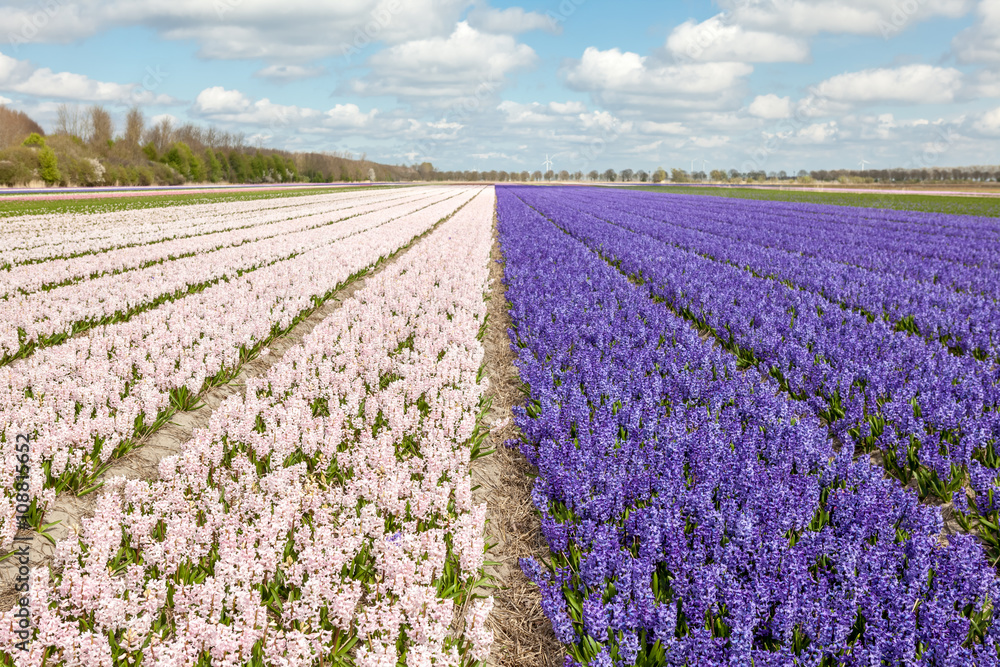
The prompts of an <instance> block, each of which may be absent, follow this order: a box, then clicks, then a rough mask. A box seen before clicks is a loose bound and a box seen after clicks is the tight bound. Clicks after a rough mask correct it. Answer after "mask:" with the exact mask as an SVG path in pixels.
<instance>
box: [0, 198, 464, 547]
mask: <svg viewBox="0 0 1000 667" xmlns="http://www.w3.org/2000/svg"><path fill="white" fill-rule="evenodd" d="M474 192H475V191H474V190H471V189H462V190H454V189H453V190H452V191H451V192H450V193H449V194H448V195H446V196H448V197H449V198H448V199H446V200H444V201H441V202H438V203H435V204H433V205H430V206H426V207H424V208H421V209H420V210H417V211H413V210H412V208H411V210H410V212H409V213H408V214H406V215H401V213H403V211H397V212H396V214H394V215H384V214H381V213H374V214H368V215H365V216H359V217H357V218H353V219H351V220H350V221H347V222H345V223H342V224H344V225H350V226H351V228H352V229H353V230H354V231H355V232H356V233H355V234H354V235H352V236H349V237H347V238H344V239H341V240H339V241H337V242H335V243H328V244H324V245H320V246H319V247H317V248H314V249H312V250H309V251H307V252H303V253H302V254H299V255H297V256H296V257H294V258H292V259H289V260H285V261H281V262H278V263H276V264H273V265H271V266H268V267H265V268H262V269H258V270H256V271H253V272H250V273H247V274H245V275H243V276H241V277H239V278H232V279H230V280H228V281H222V282H220V283H218V284H216V285H213V286H211V287H209V288H208V289H206V290H204V291H203V292H200V293H196V294H191V295H189V296H187V297H185V298H182V299H179V300H177V301H173V302H168V303H165V304H162V305H161V306H159V307H157V308H154V309H152V310H148V311H145V312H142V313H140V314H138V315H136V316H134V317H132V318H131V319H129V320H128V321H125V322H121V323H118V324H112V325H106V326H101V327H96V328H95V329H92V330H91V331H89V332H88V333H87V335H85V336H80V337H77V338H72V339H70V340H68V341H66V342H64V343H62V344H60V345H56V346H53V347H49V348H45V349H42V350H39V351H37V352H36V353H35V354H33V355H31V356H30V357H28V358H26V359H23V360H19V361H16V362H14V363H12V364H9V365H7V366H3V367H0V434H2V435H3V436H4V441H3V442H2V443H0V488H2V489H4V492H3V494H2V495H0V545H2V546H3V547H7V546H8V545H10V543H11V540H12V539H13V536H14V533H15V528H16V526H15V522H14V521H13V518H14V516H15V510H16V505H15V504H14V502H13V500H14V499H13V497H12V494H13V491H11V490H10V489H12V484H13V482H14V479H15V475H16V471H17V459H16V457H15V456H14V453H15V452H14V447H15V443H16V438H15V437H14V436H15V435H16V434H21V433H28V434H33V435H35V441H34V443H33V445H32V448H31V463H30V473H31V474H30V477H29V484H30V497H31V498H34V499H38V500H39V501H41V502H42V503H45V502H48V501H50V500H52V498H53V497H54V495H53V494H54V491H53V489H54V487H56V486H59V485H67V486H71V487H72V486H73V485H74V483H86V482H87V480H89V478H90V477H92V475H93V474H94V472H95V471H96V470H97V469H99V467H100V465H101V464H102V463H103V462H106V461H108V460H109V459H110V458H112V457H114V456H116V455H117V454H118V453H120V452H121V451H124V450H123V449H122V448H123V447H128V446H130V444H131V443H132V442H133V440H134V438H135V437H136V436H137V435H139V434H141V433H143V432H145V431H146V430H148V428H150V427H151V426H153V425H155V424H156V423H157V422H158V420H159V419H160V418H161V416H162V415H163V414H164V413H165V411H167V410H168V408H169V406H170V404H171V399H173V400H174V401H175V403H176V402H177V401H178V399H179V398H180V397H182V396H187V397H191V396H197V395H198V394H199V393H201V392H202V391H203V390H204V389H205V388H206V387H207V386H208V385H209V384H210V383H211V382H213V381H217V380H222V379H224V378H225V377H226V376H227V375H228V374H231V373H232V372H233V370H234V369H236V368H238V367H239V366H240V364H241V363H243V362H244V361H245V360H246V359H248V358H251V357H252V356H255V355H256V354H257V353H258V352H262V350H261V347H262V345H263V343H264V341H266V340H267V339H268V338H269V337H270V336H272V335H274V334H276V333H278V332H280V331H283V330H286V329H288V328H289V327H291V326H292V325H293V324H295V322H296V321H298V319H300V318H301V317H302V316H303V313H305V312H307V311H309V310H310V309H311V308H313V307H314V306H315V304H316V303H317V300H318V299H323V298H325V297H326V296H328V295H330V294H332V292H333V290H335V289H336V288H337V287H338V286H339V285H341V284H343V283H344V282H345V281H346V280H347V279H349V278H350V277H351V276H352V275H354V274H356V273H358V272H359V271H362V270H363V269H365V268H366V267H369V266H371V265H372V264H373V263H374V262H376V261H377V260H378V259H379V258H381V257H386V256H388V255H390V254H391V253H393V252H394V251H396V250H397V249H399V248H400V247H402V246H403V245H405V244H406V243H408V242H409V241H410V240H411V239H413V238H414V237H415V236H417V235H419V234H421V233H423V232H425V231H427V230H428V229H430V228H431V227H432V226H433V225H434V224H435V223H437V222H438V221H440V220H441V219H442V218H444V217H446V216H448V215H450V214H451V213H453V212H454V211H455V210H456V209H457V208H459V207H460V206H461V205H462V204H464V203H465V202H467V201H469V200H470V199H471V198H472V196H473V195H474ZM419 205H420V204H414V205H413V206H419ZM400 216H401V217H400ZM315 233H320V232H319V231H317V232H315ZM116 450H117V451H116ZM46 468H48V475H46ZM81 479H82V480H83V482H80V480H81ZM76 488H82V487H81V486H79V485H77V486H76Z"/></svg>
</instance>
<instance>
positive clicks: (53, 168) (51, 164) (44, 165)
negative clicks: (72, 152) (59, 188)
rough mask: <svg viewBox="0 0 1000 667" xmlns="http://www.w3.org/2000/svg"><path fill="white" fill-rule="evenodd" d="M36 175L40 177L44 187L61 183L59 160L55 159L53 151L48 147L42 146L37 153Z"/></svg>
mask: <svg viewBox="0 0 1000 667" xmlns="http://www.w3.org/2000/svg"><path fill="white" fill-rule="evenodd" d="M38 175H39V176H41V178H42V180H43V181H45V183H46V185H55V184H56V183H59V182H60V181H62V173H61V172H60V171H59V158H57V157H56V154H55V151H53V150H52V149H51V148H49V147H48V146H44V147H43V148H42V149H41V150H40V151H38Z"/></svg>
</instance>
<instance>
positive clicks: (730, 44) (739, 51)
mask: <svg viewBox="0 0 1000 667" xmlns="http://www.w3.org/2000/svg"><path fill="white" fill-rule="evenodd" d="M667 49H668V50H669V51H670V52H671V53H672V54H673V56H674V57H675V58H676V59H679V60H687V59H690V60H693V61H701V62H727V61H737V62H758V63H773V62H803V61H805V60H807V59H808V58H809V44H808V43H807V42H806V41H805V40H803V39H798V38H795V37H788V36H785V35H778V34H775V33H771V32H760V31H756V30H746V29H745V28H743V27H742V26H740V25H736V24H731V23H729V22H728V21H727V17H726V16H725V15H723V14H719V15H717V16H713V17H712V18H710V19H708V20H707V21H703V22H701V23H697V22H696V21H694V20H693V19H692V20H690V21H686V22H685V23H682V24H681V25H679V26H677V27H676V28H674V30H673V32H671V33H670V36H669V37H668V38H667Z"/></svg>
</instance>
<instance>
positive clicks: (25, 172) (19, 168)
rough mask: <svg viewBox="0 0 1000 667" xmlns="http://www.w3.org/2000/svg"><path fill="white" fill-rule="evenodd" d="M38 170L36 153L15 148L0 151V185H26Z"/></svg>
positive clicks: (32, 150)
mask: <svg viewBox="0 0 1000 667" xmlns="http://www.w3.org/2000/svg"><path fill="white" fill-rule="evenodd" d="M37 169H38V151H36V150H34V149H31V148H25V147H23V146H16V147H14V148H9V149H7V150H5V151H0V184H3V185H6V186H9V187H14V186H16V185H27V184H28V183H29V182H30V181H31V179H32V178H34V177H35V172H36V170H37Z"/></svg>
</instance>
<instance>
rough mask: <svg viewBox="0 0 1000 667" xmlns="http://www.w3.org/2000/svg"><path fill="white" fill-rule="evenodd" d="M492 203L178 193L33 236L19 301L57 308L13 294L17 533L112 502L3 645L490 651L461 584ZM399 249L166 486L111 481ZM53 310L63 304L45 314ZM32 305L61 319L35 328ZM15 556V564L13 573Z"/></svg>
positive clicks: (471, 543)
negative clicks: (179, 204)
mask: <svg viewBox="0 0 1000 667" xmlns="http://www.w3.org/2000/svg"><path fill="white" fill-rule="evenodd" d="M493 201H494V200H493V194H492V190H491V189H488V188H426V189H421V190H400V191H377V192H370V193H349V194H345V195H340V196H327V197H315V198H298V199H296V200H294V202H290V201H283V200H279V201H272V202H260V201H256V202H249V203H240V204H233V205H231V204H226V205H208V206H204V207H186V208H184V209H183V213H184V215H183V219H184V222H183V224H182V223H180V222H179V221H178V220H177V219H176V218H175V217H174V216H175V215H177V214H179V213H180V211H181V209H163V210H158V211H155V212H153V211H145V210H143V211H140V212H126V213H123V214H122V216H124V217H126V218H128V219H129V222H130V223H131V224H130V225H129V226H128V227H127V229H128V232H127V233H124V234H123V233H120V232H112V231H106V230H115V229H116V227H119V226H120V225H121V224H122V221H121V220H115V219H108V218H106V217H103V216H102V217H101V218H99V219H96V220H95V219H87V218H83V219H71V220H65V219H61V220H57V222H58V223H59V224H60V226H62V227H63V229H65V231H66V234H65V235H64V236H59V235H57V234H55V233H52V232H53V230H52V229H51V228H50V229H47V230H45V228H44V227H41V228H40V229H42V230H45V232H46V233H39V234H38V235H37V236H31V235H29V234H27V233H25V231H24V230H21V229H19V228H17V227H16V226H15V227H14V228H13V230H12V234H16V235H17V238H19V239H20V242H15V241H14V240H13V238H12V239H11V240H10V241H9V243H8V244H7V245H8V247H9V251H10V254H9V255H8V256H6V263H7V264H8V265H9V266H8V269H7V274H8V276H7V277H8V278H9V280H10V282H8V283H7V290H8V291H7V294H8V300H7V302H8V304H9V303H18V304H21V303H22V302H21V301H17V300H18V299H31V297H32V295H38V294H41V295H43V296H44V297H45V298H41V299H37V301H38V302H39V303H41V304H45V306H44V307H42V308H43V309H42V311H34V310H32V308H31V307H30V306H23V305H18V306H17V307H16V308H14V307H13V306H12V308H14V309H13V310H12V311H11V313H12V315H11V316H12V317H17V318H19V320H18V321H17V322H18V325H19V326H17V327H16V329H17V330H18V336H19V338H18V337H17V336H15V337H14V338H10V339H9V346H8V347H9V349H10V350H13V349H14V348H15V347H17V349H18V352H15V353H14V354H13V355H9V358H8V359H7V363H6V364H5V365H4V366H3V367H2V368H3V371H2V372H3V376H4V389H3V391H4V392H5V395H6V399H4V401H5V402H4V407H3V408H2V414H3V434H4V447H5V452H4V456H3V462H4V470H3V473H2V474H3V475H4V478H5V481H4V485H3V487H4V489H6V490H9V491H8V492H7V493H5V496H4V511H3V527H2V534H3V540H4V547H5V548H7V549H10V548H11V547H12V546H13V545H14V544H19V543H18V542H16V541H17V540H19V539H25V536H26V535H29V537H28V538H27V539H30V534H31V533H32V532H35V533H36V536H37V534H38V531H42V530H44V529H45V526H44V525H43V523H42V522H43V521H45V513H46V512H45V510H46V508H47V507H48V505H49V504H51V503H54V502H55V501H56V499H57V497H59V498H61V497H64V496H65V495H67V494H75V495H77V496H87V495H88V494H98V495H99V499H98V501H97V503H96V506H95V507H94V508H93V516H92V517H91V518H89V519H86V520H85V523H84V527H83V528H82V530H76V529H74V531H73V532H72V535H67V536H66V537H68V538H69V539H63V540H60V542H59V546H58V548H57V549H56V550H55V553H54V556H53V561H52V566H53V569H52V571H53V572H55V573H57V575H56V578H55V579H52V580H50V579H49V572H48V568H45V567H36V568H33V569H32V570H31V575H30V580H29V581H28V584H29V585H30V591H31V595H30V599H27V600H26V602H27V604H26V605H25V606H22V607H15V609H13V610H11V611H7V612H6V614H5V616H6V618H5V619H3V621H2V622H0V642H2V645H3V647H4V651H5V654H6V655H7V656H8V657H7V658H6V659H5V660H6V661H8V662H10V661H11V660H14V661H15V662H17V663H18V664H40V663H42V662H44V661H46V660H47V661H48V662H49V664H53V663H54V662H60V663H61V664H68V665H98V664H107V665H112V664H126V663H129V664H131V663H137V662H138V661H140V660H142V661H143V662H144V664H145V663H146V662H148V663H149V664H170V663H173V664H195V663H198V662H199V661H201V662H206V661H207V662H212V663H213V664H243V663H245V662H250V663H253V664H274V663H275V662H276V661H287V662H284V664H316V663H318V662H319V661H320V660H326V661H330V660H333V661H338V660H344V659H346V657H347V656H348V655H350V656H352V660H356V661H357V664H380V661H384V660H386V659H389V657H390V656H392V657H391V660H392V662H393V663H395V662H396V660H397V657H398V659H402V660H407V659H409V660H412V661H416V660H418V659H419V660H425V661H427V660H436V661H437V662H438V664H460V663H462V662H468V661H471V660H472V659H473V657H474V656H479V655H484V654H485V652H487V651H488V650H489V642H490V634H489V632H488V631H487V630H486V629H485V627H484V622H485V619H486V617H487V616H488V614H489V605H490V601H489V598H488V597H485V598H484V597H481V596H480V597H479V598H477V599H475V600H473V599H472V598H471V597H470V595H471V592H472V589H473V588H474V587H475V586H476V585H477V582H479V580H480V579H481V576H482V570H483V558H484V537H483V527H484V518H483V509H484V508H483V507H482V506H473V504H472V503H471V490H470V475H469V466H470V462H471V461H472V460H473V459H475V458H476V457H477V456H478V455H479V451H478V443H479V442H480V441H481V440H482V437H483V434H482V432H481V427H480V425H479V419H480V417H481V416H482V413H483V411H484V409H485V405H486V404H485V403H484V398H483V388H484V387H485V384H482V383H481V382H480V379H481V378H480V377H479V374H478V373H479V370H480V366H481V363H482V347H481V345H480V344H479V337H480V335H481V334H480V332H481V329H482V327H483V324H484V320H485V308H486V306H485V302H484V301H483V293H484V291H485V289H486V284H485V282H486V275H487V271H488V269H487V263H486V258H487V256H488V254H489V251H490V247H491V232H490V225H491V222H492V217H493V209H494V203H493ZM18 222H23V224H24V225H26V226H29V227H31V226H35V225H39V224H42V225H44V224H45V223H44V221H39V220H38V219H35V218H32V219H30V220H28V219H25V220H23V221H18ZM102 223H103V225H102ZM50 224H55V223H54V222H52V223H50ZM84 229H85V230H87V232H86V233H82V230H84ZM178 244H179V245H178ZM219 253H223V255H219ZM227 253H228V254H227ZM188 260H193V261H194V262H195V263H194V264H192V265H190V266H189V265H186V264H184V262H187V261H188ZM389 260H392V261H391V262H390V263H389V264H385V263H386V262H387V261H389ZM50 264H51V266H52V270H51V271H50V272H48V273H44V272H43V273H42V274H39V273H38V272H39V271H40V267H46V266H49V265H50ZM381 264H385V270H384V271H381V272H379V273H378V274H377V275H373V276H370V277H369V278H368V279H367V281H366V283H365V285H364V287H363V288H362V289H360V290H359V291H357V292H356V293H355V294H354V295H353V296H352V297H351V298H349V299H347V300H346V301H345V302H344V303H343V304H342V305H341V306H340V307H339V308H338V309H336V310H335V311H334V312H333V313H332V314H331V315H330V316H328V317H326V318H325V319H323V321H322V322H321V323H320V324H319V325H318V326H316V327H315V328H314V329H313V330H312V332H311V333H310V334H309V335H308V336H307V337H306V338H305V339H304V340H303V341H302V342H301V344H299V345H296V346H293V347H291V348H290V349H289V350H288V351H287V352H286V353H285V354H284V355H283V356H282V358H281V359H280V360H279V361H278V362H277V363H275V364H273V365H271V366H270V368H269V369H268V370H267V372H266V373H265V374H263V375H261V376H259V377H256V378H251V379H248V380H246V382H245V384H246V386H245V389H244V391H243V392H241V393H239V394H237V395H234V396H232V397H231V398H230V399H228V400H226V401H224V402H223V403H222V404H221V405H218V406H217V408H216V409H215V410H214V412H213V414H212V419H211V422H210V424H209V425H208V426H207V427H206V428H202V429H199V430H198V431H196V433H195V436H194V437H193V438H192V439H191V440H190V441H188V442H187V443H185V444H184V446H183V448H182V449H181V450H180V451H179V452H178V453H177V454H176V455H175V456H171V457H167V458H165V459H163V460H162V461H160V463H159V466H158V471H157V474H155V475H154V476H155V479H154V480H145V479H128V478H126V477H124V476H116V477H114V478H112V479H110V480H105V479H101V481H98V478H101V476H102V474H103V473H104V472H105V471H106V470H107V469H108V468H109V467H110V466H111V465H112V464H114V462H115V461H117V460H120V459H121V458H122V457H125V456H127V455H128V453H129V452H131V451H133V450H135V449H136V448H141V446H142V444H143V440H142V439H143V437H145V436H147V435H149V434H150V433H152V432H154V431H156V430H157V429H158V428H160V427H161V426H163V425H164V424H165V422H166V421H167V420H168V419H169V418H170V417H171V415H173V414H174V413H176V412H178V411H181V412H183V411H187V410H191V409H194V408H195V407H196V404H197V403H198V402H199V400H200V399H201V398H202V397H203V395H205V394H206V392H208V391H209V389H210V388H211V387H213V386H217V385H220V384H222V383H225V382H227V381H228V380H230V379H231V378H233V377H235V376H236V375H237V373H239V371H240V369H241V367H243V366H245V365H247V364H249V363H251V362H252V361H253V360H255V359H258V358H261V357H266V356H267V355H268V349H267V348H266V346H267V345H268V344H269V343H271V341H273V340H275V339H277V338H279V337H281V336H282V335H284V334H285V333H287V332H288V331H290V330H291V329H292V328H294V327H295V326H296V324H298V323H299V322H300V321H302V320H303V319H304V318H305V317H306V316H308V315H309V313H311V312H312V311H314V310H315V309H317V308H318V307H320V306H321V305H322V304H323V303H324V302H325V301H327V300H329V299H330V298H332V297H333V296H334V295H335V294H337V293H338V291H340V290H341V289H343V288H344V286H345V285H347V284H348V283H349V282H351V281H355V280H357V279H358V278H359V277H361V276H362V275H367V274H369V273H371V270H372V269H373V267H376V266H379V265H381ZM199 267H201V268H199ZM470 267H473V268H470ZM39 276H40V277H39ZM102 279H106V284H102V285H101V286H100V287H95V286H94V285H96V284H97V282H98V281H101V280H102ZM185 280H186V281H187V282H186V283H184V282H183V281H185ZM92 284H93V285H92ZM66 289H69V290H71V291H70V292H67V293H66V297H65V299H59V298H57V297H56V295H57V294H58V293H59V291H60V290H66ZM108 290H111V291H108ZM114 290H117V291H114ZM95 294H102V295H104V296H102V297H100V298H93V297H94V295H95ZM56 303H64V304H66V310H65V311H58V312H63V313H69V314H65V315H64V316H52V314H53V313H54V312H56V311H53V310H51V308H53V307H55V306H54V305H53V304H56ZM45 308H49V309H48V310H46V309H45ZM57 310H58V309H57ZM39 312H42V313H44V314H43V315H38V314H37V313H39ZM38 322H46V323H47V324H46V325H45V326H46V327H48V328H47V329H44V330H45V331H48V332H58V333H54V335H53V334H52V333H46V334H38V331H41V330H37V329H33V328H32V326H33V324H34V323H38ZM29 330H30V331H31V333H29ZM36 334H37V335H36ZM19 436H21V437H19ZM24 436H29V437H30V441H28V438H26V437H24ZM25 442H30V445H29V446H28V447H24V448H23V449H29V450H30V452H24V451H23V449H22V446H23V445H24V444H25ZM105 481H107V484H104V482H105ZM102 485H103V486H102ZM98 487H100V488H98ZM49 551H50V552H51V550H49ZM18 553H19V552H18ZM30 554H31V556H32V557H35V558H39V559H40V558H42V557H43V556H44V552H43V551H37V550H35V549H34V548H32V549H31V550H30ZM12 562H16V560H13V561H12V560H8V561H7V562H6V563H4V565H5V566H9V565H10V564H11V563H12ZM35 565H38V563H35ZM16 573H17V567H16V565H15V566H14V567H13V568H10V567H8V569H7V571H5V573H4V574H5V575H7V577H9V578H7V582H8V583H9V582H10V581H11V578H12V577H14V576H15V575H16ZM14 580H16V579H14ZM22 590H23V589H22ZM21 609H24V610H27V611H26V612H25V615H28V614H30V618H31V623H30V627H31V628H32V629H33V635H32V636H31V637H30V639H31V641H30V642H28V643H27V644H20V643H21V642H22V641H24V639H25V636H22V635H19V634H18V628H19V627H21V626H19V624H18V620H17V617H15V616H14V614H17V613H19V612H20V610H21ZM453 626H455V627H457V628H459V630H460V631H459V632H458V634H457V636H456V635H454V634H452V633H451V632H450V630H451V629H452V627H453ZM462 628H464V632H462V631H461V629H462ZM359 639H361V640H362V641H361V642H360V643H359ZM19 644H20V646H18V645H19ZM400 652H401V654H400Z"/></svg>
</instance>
